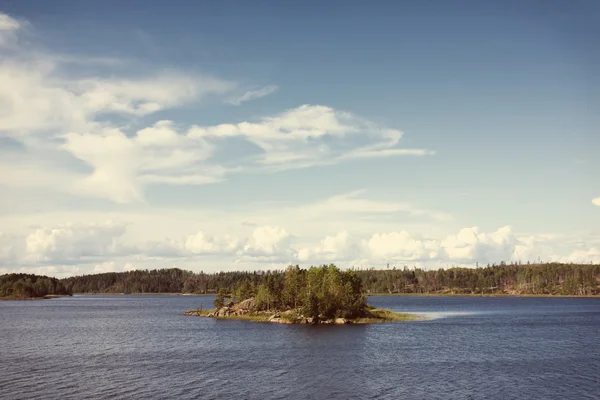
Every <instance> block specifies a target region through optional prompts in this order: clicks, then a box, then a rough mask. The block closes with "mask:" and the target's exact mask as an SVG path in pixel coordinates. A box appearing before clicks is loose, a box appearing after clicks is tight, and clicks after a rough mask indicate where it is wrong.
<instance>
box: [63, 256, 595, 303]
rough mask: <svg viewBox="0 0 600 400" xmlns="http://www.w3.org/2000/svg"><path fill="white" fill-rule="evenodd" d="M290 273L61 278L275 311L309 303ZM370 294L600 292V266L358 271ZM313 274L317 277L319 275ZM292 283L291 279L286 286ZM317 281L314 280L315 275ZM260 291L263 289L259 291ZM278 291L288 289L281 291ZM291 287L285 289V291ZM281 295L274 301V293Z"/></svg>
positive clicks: (93, 288) (92, 289)
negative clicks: (223, 299)
mask: <svg viewBox="0 0 600 400" xmlns="http://www.w3.org/2000/svg"><path fill="white" fill-rule="evenodd" d="M293 270H294V272H289V270H283V271H280V270H277V271H254V272H243V271H237V272H220V273H216V274H207V273H204V272H199V273H194V272H190V271H182V270H180V269H177V268H171V269H161V270H152V271H147V270H146V271H130V272H120V273H106V274H96V275H85V276H76V277H71V278H66V279H63V280H61V282H62V283H63V284H64V286H65V288H66V289H67V291H70V292H73V293H196V294H217V291H218V290H219V289H221V288H223V289H225V291H226V292H227V293H228V294H231V295H232V296H233V297H234V298H236V299H240V298H242V299H243V298H248V297H250V296H251V295H256V296H257V298H258V300H259V301H260V302H261V304H266V306H267V308H268V307H273V306H274V305H275V304H277V302H281V301H285V302H286V303H287V304H291V303H294V304H295V306H298V304H299V302H301V301H303V300H305V299H304V298H303V294H302V293H300V292H299V289H300V286H299V285H303V284H304V283H303V279H306V278H307V277H308V275H309V274H308V273H307V272H300V271H304V270H300V269H299V268H298V267H297V266H295V267H294V268H293ZM353 273H354V274H355V276H356V277H357V278H358V279H360V281H361V283H362V287H363V289H364V291H365V293H366V294H367V295H369V294H417V295H419V294H436V295H438V294H439V295H467V294H469V295H471V294H477V295H576V296H593V295H598V294H600V286H599V283H600V265H592V264H559V263H547V264H529V263H527V264H520V263H517V264H505V263H500V264H499V265H490V266H487V267H484V268H449V269H438V270H423V269H420V268H408V267H404V268H398V269H396V268H392V269H379V270H376V269H368V270H354V272H353ZM312 274H316V272H313V273H312ZM286 279H287V280H288V281H289V282H288V283H285V281H286ZM313 279H314V277H313ZM259 288H260V291H259ZM277 288H283V289H281V290H279V289H277ZM284 289H285V290H284ZM274 293H277V295H276V296H274V297H273V294H274Z"/></svg>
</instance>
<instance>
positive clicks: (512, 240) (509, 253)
mask: <svg viewBox="0 0 600 400" xmlns="http://www.w3.org/2000/svg"><path fill="white" fill-rule="evenodd" d="M518 244H519V242H518V240H517V238H516V237H515V236H514V235H513V233H512V229H511V228H510V227H509V226H504V227H502V228H500V229H498V230H497V231H496V232H492V233H481V232H479V229H478V228H476V227H473V228H464V229H461V230H460V232H458V234H457V235H451V236H448V237H447V238H445V239H444V240H442V242H441V247H442V249H443V251H444V252H445V253H446V255H447V256H448V258H450V259H452V260H458V261H480V262H484V261H501V260H503V261H509V260H512V259H513V256H514V252H515V250H516V246H517V245H518Z"/></svg>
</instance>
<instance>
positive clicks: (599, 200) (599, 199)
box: [592, 197, 600, 207]
mask: <svg viewBox="0 0 600 400" xmlns="http://www.w3.org/2000/svg"><path fill="white" fill-rule="evenodd" d="M592 204H594V205H597V206H598V207H600V197H596V198H595V199H592Z"/></svg>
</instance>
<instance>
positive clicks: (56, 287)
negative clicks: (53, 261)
mask: <svg viewBox="0 0 600 400" xmlns="http://www.w3.org/2000/svg"><path fill="white" fill-rule="evenodd" d="M70 294H71V291H70V290H68V289H67V288H66V287H65V285H64V283H63V282H62V281H60V280H58V279H56V278H49V277H47V276H39V275H32V274H7V275H0V299H1V298H6V299H29V298H39V297H44V296H50V295H61V296H64V295H70Z"/></svg>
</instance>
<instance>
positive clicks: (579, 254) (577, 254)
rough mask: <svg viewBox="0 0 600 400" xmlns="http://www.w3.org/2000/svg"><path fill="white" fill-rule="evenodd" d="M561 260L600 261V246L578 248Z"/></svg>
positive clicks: (577, 261)
mask: <svg viewBox="0 0 600 400" xmlns="http://www.w3.org/2000/svg"><path fill="white" fill-rule="evenodd" d="M560 261H563V262H574V263H584V264H589V263H594V264H598V263H600V248H596V247H592V248H588V249H578V250H575V251H573V252H572V253H571V254H569V255H568V256H566V257H562V258H561V259H560Z"/></svg>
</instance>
